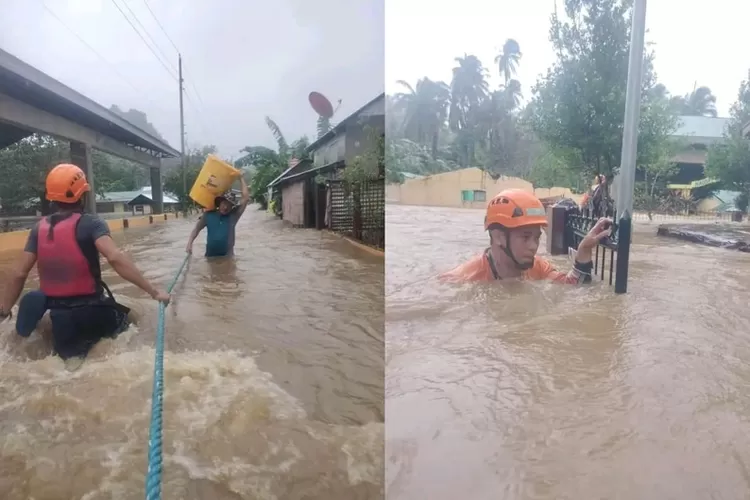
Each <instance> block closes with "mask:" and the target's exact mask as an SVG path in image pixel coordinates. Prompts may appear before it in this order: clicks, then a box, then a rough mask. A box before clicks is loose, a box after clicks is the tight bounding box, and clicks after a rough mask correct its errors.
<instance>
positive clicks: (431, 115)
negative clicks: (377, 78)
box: [395, 78, 451, 159]
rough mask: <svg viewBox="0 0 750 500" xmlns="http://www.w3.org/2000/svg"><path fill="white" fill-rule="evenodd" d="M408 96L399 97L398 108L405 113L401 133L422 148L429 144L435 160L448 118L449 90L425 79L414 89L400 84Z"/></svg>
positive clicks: (442, 83)
mask: <svg viewBox="0 0 750 500" xmlns="http://www.w3.org/2000/svg"><path fill="white" fill-rule="evenodd" d="M398 83H399V84H400V85H401V86H403V87H404V88H405V89H406V90H407V92H402V93H399V94H396V96H395V99H396V105H397V106H398V107H399V108H400V109H401V110H403V122H402V123H401V127H400V128H401V130H402V131H403V136H404V137H405V138H408V139H410V140H412V141H415V142H417V143H420V144H430V145H431V154H432V158H433V159H436V158H437V154H438V147H439V138H440V133H441V131H442V130H443V129H444V127H445V122H446V120H447V118H448V103H449V101H450V98H451V90H450V87H449V86H448V85H447V84H445V83H444V82H435V81H432V80H430V79H429V78H422V79H421V80H419V81H418V82H417V86H416V88H413V87H412V86H411V85H409V84H408V83H407V82H405V81H403V80H399V81H398Z"/></svg>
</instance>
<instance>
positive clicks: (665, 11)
mask: <svg viewBox="0 0 750 500" xmlns="http://www.w3.org/2000/svg"><path fill="white" fill-rule="evenodd" d="M557 1H558V11H559V12H561V13H562V12H563V8H562V5H563V4H562V0H557ZM553 8H554V0H528V1H526V2H488V1H486V0H461V1H460V2H458V1H455V0H453V1H442V2H440V1H435V0H391V1H389V3H388V9H387V12H386V27H387V31H386V61H387V65H386V90H387V91H388V92H394V91H400V86H398V85H396V84H395V81H396V80H406V81H408V82H409V83H411V84H412V85H413V84H414V83H415V82H416V80H417V79H419V78H421V77H423V76H428V77H430V78H433V79H439V80H443V81H445V82H450V78H451V70H452V68H453V66H454V62H453V59H454V58H455V57H457V56H461V55H463V54H464V53H469V54H474V55H476V56H477V57H479V58H480V59H481V60H482V62H483V63H484V65H485V66H487V67H489V69H490V72H491V74H492V76H493V79H492V80H491V83H492V84H493V85H497V84H498V83H499V78H498V77H497V69H496V67H495V66H494V58H495V55H497V53H498V51H499V49H500V47H502V44H503V42H504V41H505V39H506V38H515V39H516V40H518V42H519V44H520V45H521V51H522V52H523V59H522V60H521V67H520V69H519V72H518V78H519V80H520V81H521V83H522V84H523V91H524V97H525V98H528V97H529V96H530V95H531V86H532V85H533V84H534V83H535V82H536V79H537V76H538V75H539V74H542V73H544V72H545V71H546V69H547V68H548V67H549V66H551V65H552V63H553V62H554V60H555V56H554V53H553V51H552V46H551V44H550V42H549V41H548V31H549V26H550V24H549V17H550V15H551V14H552V11H553ZM749 16H750V3H745V2H737V1H735V0H714V1H712V2H710V3H709V4H706V3H691V2H684V1H678V0H659V1H653V0H652V1H650V2H649V3H648V12H647V15H646V22H647V28H648V30H649V32H648V33H647V36H646V39H647V41H648V42H653V43H654V44H655V47H654V49H655V50H656V62H655V67H656V71H657V73H658V75H659V80H660V82H662V83H664V84H665V85H666V86H667V88H668V89H669V91H670V92H671V93H672V94H686V93H688V92H690V91H691V90H692V89H693V85H694V84H695V82H697V83H698V85H699V86H701V85H705V86H708V87H710V88H711V90H712V91H713V92H714V94H715V95H716V96H717V109H718V111H719V115H720V116H726V115H727V113H728V112H729V107H730V106H731V104H732V103H733V102H734V100H735V99H736V97H737V90H738V88H739V84H740V82H741V81H742V80H743V79H745V78H746V77H747V71H748V69H749V68H750V52H748V51H747V50H745V46H744V44H743V42H742V36H741V35H739V34H740V33H743V32H744V28H745V25H746V21H747V19H748V17H749ZM415 26H418V27H419V28H418V30H417V33H415Z"/></svg>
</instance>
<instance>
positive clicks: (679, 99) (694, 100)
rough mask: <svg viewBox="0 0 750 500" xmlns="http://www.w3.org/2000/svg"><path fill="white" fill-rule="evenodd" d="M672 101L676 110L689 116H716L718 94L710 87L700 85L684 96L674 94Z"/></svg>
mask: <svg viewBox="0 0 750 500" xmlns="http://www.w3.org/2000/svg"><path fill="white" fill-rule="evenodd" d="M670 103H671V104H672V106H673V107H674V109H675V111H676V112H677V113H679V114H681V115H688V116H711V117H714V118H716V116H717V112H716V96H715V95H713V93H712V92H711V89H710V88H708V87H698V88H695V89H693V91H692V92H690V93H689V94H686V95H684V96H674V97H672V98H671V99H670Z"/></svg>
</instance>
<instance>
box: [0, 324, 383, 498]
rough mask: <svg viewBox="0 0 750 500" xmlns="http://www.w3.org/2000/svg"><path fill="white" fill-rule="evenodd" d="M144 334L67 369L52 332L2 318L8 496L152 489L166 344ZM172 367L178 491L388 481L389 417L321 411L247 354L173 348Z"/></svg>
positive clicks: (225, 494) (171, 491) (262, 493)
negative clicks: (368, 419) (157, 354)
mask: <svg viewBox="0 0 750 500" xmlns="http://www.w3.org/2000/svg"><path fill="white" fill-rule="evenodd" d="M138 333H139V332H138V329H137V327H131V329H129V330H128V331H127V332H125V333H124V334H123V335H121V336H119V337H118V338H117V339H116V340H106V341H103V342H100V343H99V344H98V345H97V346H96V347H95V349H94V350H93V351H92V353H91V355H90V357H89V359H87V361H86V362H85V363H84V365H83V366H82V367H81V368H80V369H79V370H78V371H76V372H68V371H66V370H65V369H64V368H63V362H62V361H61V360H60V359H59V358H57V357H53V356H50V355H49V350H50V349H49V346H48V342H46V339H45V337H44V335H43V334H39V333H37V332H34V333H33V334H32V336H31V337H30V338H29V339H20V338H17V336H16V335H15V334H14V333H13V332H12V328H11V325H9V324H8V322H6V323H5V324H3V325H0V402H1V403H0V432H2V434H3V441H2V448H0V498H3V499H9V500H10V499H16V498H17V499H24V500H26V499H29V498H34V499H36V500H46V499H50V500H51V499H60V498H81V499H85V500H94V499H99V498H118V499H127V498H142V495H143V487H144V478H145V472H146V455H147V443H148V428H149V419H150V398H151V387H152V376H153V360H154V350H153V348H150V347H138V348H131V346H130V344H131V340H132V338H133V337H134V336H137V335H138ZM14 337H16V338H14ZM45 350H46V351H45ZM44 352H46V353H47V354H45V355H39V354H40V353H44ZM28 354H31V355H28ZM35 354H36V355H35ZM164 366H165V374H164V375H165V395H164V479H163V481H164V482H163V492H164V495H165V498H201V497H205V498H216V499H222V498H253V499H254V498H267V499H281V498H290V497H297V498H303V497H305V496H306V495H310V496H309V497H315V495H323V496H328V498H334V497H338V496H337V495H342V496H341V497H342V498H353V499H354V498H370V495H371V494H377V493H373V492H377V491H380V490H381V489H382V471H383V458H382V457H383V425H382V424H367V425H364V426H361V427H352V426H335V425H330V424H325V423H321V422H316V421H311V420H309V419H308V417H307V414H306V412H305V410H304V408H303V407H302V405H301V404H300V402H299V401H297V400H296V399H295V398H294V397H292V396H291V395H290V394H288V393H287V392H286V391H284V390H283V389H282V388H281V387H279V386H278V385H277V384H276V383H275V382H274V381H273V379H272V376H271V375H270V374H268V373H266V372H263V371H261V370H260V369H259V368H258V367H257V365H256V363H255V361H254V360H253V359H252V358H250V357H247V356H243V355H241V354H240V353H238V352H230V351H217V352H183V353H177V354H175V353H170V352H166V353H165V364H164ZM347 488H349V489H347ZM347 491H348V492H349V493H347ZM318 497H320V496H318Z"/></svg>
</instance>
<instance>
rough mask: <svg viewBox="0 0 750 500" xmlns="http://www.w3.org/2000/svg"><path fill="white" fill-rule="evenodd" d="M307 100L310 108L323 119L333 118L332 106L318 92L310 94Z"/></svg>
mask: <svg viewBox="0 0 750 500" xmlns="http://www.w3.org/2000/svg"><path fill="white" fill-rule="evenodd" d="M307 99H308V100H309V101H310V106H312V108H313V109H314V110H315V112H316V113H318V114H319V115H320V116H322V117H323V118H330V117H332V116H333V105H331V101H329V100H328V99H327V98H326V96H324V95H323V94H321V93H320V92H310V95H309V96H308V97H307Z"/></svg>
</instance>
